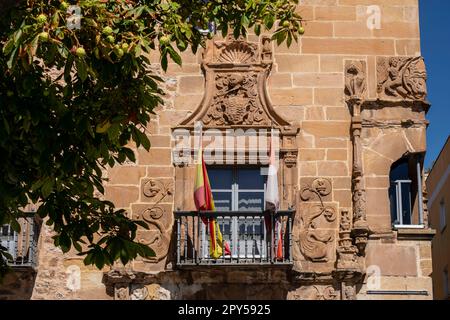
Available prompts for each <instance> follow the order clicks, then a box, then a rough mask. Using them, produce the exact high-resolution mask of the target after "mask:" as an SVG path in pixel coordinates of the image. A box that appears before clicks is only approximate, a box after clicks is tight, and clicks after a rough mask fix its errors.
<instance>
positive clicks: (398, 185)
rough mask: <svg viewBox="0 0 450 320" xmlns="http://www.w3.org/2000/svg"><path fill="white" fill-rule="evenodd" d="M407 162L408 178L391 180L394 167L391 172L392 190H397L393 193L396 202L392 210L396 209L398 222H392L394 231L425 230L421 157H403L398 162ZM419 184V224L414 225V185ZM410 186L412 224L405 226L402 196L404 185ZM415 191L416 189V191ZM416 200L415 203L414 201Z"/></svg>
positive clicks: (417, 195)
mask: <svg viewBox="0 0 450 320" xmlns="http://www.w3.org/2000/svg"><path fill="white" fill-rule="evenodd" d="M402 160H403V161H405V164H406V165H407V168H408V177H407V178H406V177H402V178H400V179H397V180H391V174H392V167H391V172H390V174H389V180H390V181H389V182H390V186H391V188H392V187H394V188H395V190H394V191H395V192H393V196H394V201H395V203H393V204H391V210H392V208H394V210H395V218H396V220H394V221H392V225H393V228H394V229H424V228H425V223H424V210H423V190H422V179H423V177H422V166H421V161H420V157H419V156H418V155H410V156H408V157H403V158H401V159H399V160H398V161H402ZM411 161H413V164H414V167H415V170H411V167H412V166H411ZM414 182H417V186H416V187H417V194H416V195H415V197H417V204H418V208H417V210H418V211H417V213H418V224H414V223H413V216H414V208H413V205H414V202H415V197H414V199H413V198H412V195H413V188H415V187H414V186H413V183H414ZM404 184H409V194H408V198H409V215H410V220H411V221H410V224H404V221H403V214H402V211H403V194H402V185H404ZM414 190H415V189H414ZM413 200H414V201H413ZM391 217H392V219H393V215H392V214H391Z"/></svg>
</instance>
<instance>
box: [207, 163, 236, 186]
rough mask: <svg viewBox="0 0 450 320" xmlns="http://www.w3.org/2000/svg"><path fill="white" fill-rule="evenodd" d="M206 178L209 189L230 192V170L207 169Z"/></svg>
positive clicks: (231, 179) (231, 171) (231, 180)
mask: <svg viewBox="0 0 450 320" xmlns="http://www.w3.org/2000/svg"><path fill="white" fill-rule="evenodd" d="M208 177H209V183H210V184H211V189H213V190H215V189H226V190H231V185H232V184H233V170H232V168H208Z"/></svg>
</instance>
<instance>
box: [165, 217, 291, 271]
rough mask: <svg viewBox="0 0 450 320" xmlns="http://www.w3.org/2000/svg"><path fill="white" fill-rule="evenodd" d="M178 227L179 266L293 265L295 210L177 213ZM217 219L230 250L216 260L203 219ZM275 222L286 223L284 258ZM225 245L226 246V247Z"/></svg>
mask: <svg viewBox="0 0 450 320" xmlns="http://www.w3.org/2000/svg"><path fill="white" fill-rule="evenodd" d="M174 214H175V219H176V226H177V229H176V230H177V231H176V232H177V265H178V266H179V267H186V266H201V265H209V266H211V265H217V266H218V265H221V266H242V265H291V264H292V254H291V249H292V237H291V234H292V223H293V214H294V211H279V212H277V213H276V214H275V215H270V214H265V213H264V212H261V211H226V212H223V211H222V212H209V211H208V212H197V211H177V212H174ZM211 218H215V219H217V222H218V224H219V227H220V230H221V232H222V236H223V242H224V245H225V242H226V243H227V245H228V246H229V248H230V251H231V252H230V253H228V254H224V255H222V256H221V257H220V258H218V259H213V258H211V257H210V255H209V234H208V228H206V225H205V223H204V222H203V220H207V219H211ZM275 221H279V222H281V226H282V240H283V241H282V247H281V249H282V250H281V251H282V257H281V256H278V257H277V256H276V255H275V249H276V246H275V245H274V244H276V243H278V235H277V232H275V230H274V228H273V227H270V226H274V225H275ZM224 245H223V246H222V247H224Z"/></svg>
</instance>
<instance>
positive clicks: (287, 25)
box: [283, 20, 291, 28]
mask: <svg viewBox="0 0 450 320" xmlns="http://www.w3.org/2000/svg"><path fill="white" fill-rule="evenodd" d="M290 25H291V24H290V23H289V21H287V20H285V21H283V28H288V27H289V26H290Z"/></svg>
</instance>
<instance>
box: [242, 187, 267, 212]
mask: <svg viewBox="0 0 450 320" xmlns="http://www.w3.org/2000/svg"><path fill="white" fill-rule="evenodd" d="M238 210H239V211H261V210H264V192H239V195H238Z"/></svg>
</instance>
